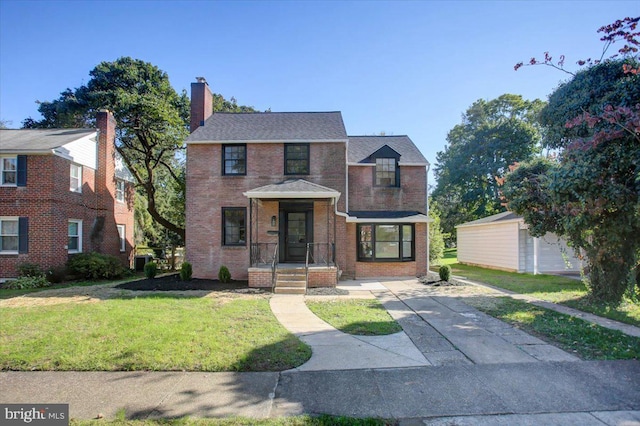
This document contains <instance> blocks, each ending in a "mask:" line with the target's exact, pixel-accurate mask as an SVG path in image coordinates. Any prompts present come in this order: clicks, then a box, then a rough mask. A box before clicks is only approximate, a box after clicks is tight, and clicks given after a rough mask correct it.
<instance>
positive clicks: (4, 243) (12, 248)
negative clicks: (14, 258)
mask: <svg viewBox="0 0 640 426" xmlns="http://www.w3.org/2000/svg"><path fill="white" fill-rule="evenodd" d="M19 229H20V228H19V226H18V218H17V217H0V253H4V254H14V253H18V247H19V236H20V234H19Z"/></svg>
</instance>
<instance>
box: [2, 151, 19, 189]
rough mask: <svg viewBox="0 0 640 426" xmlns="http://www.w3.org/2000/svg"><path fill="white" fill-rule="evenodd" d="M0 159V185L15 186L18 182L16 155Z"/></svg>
mask: <svg viewBox="0 0 640 426" xmlns="http://www.w3.org/2000/svg"><path fill="white" fill-rule="evenodd" d="M0 160H1V161H0V185H6V186H15V185H16V184H17V182H18V157H2V158H0Z"/></svg>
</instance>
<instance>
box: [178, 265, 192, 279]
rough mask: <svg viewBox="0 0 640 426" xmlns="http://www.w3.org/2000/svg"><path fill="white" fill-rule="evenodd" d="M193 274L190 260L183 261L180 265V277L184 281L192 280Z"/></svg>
mask: <svg viewBox="0 0 640 426" xmlns="http://www.w3.org/2000/svg"><path fill="white" fill-rule="evenodd" d="M191 275H193V267H192V266H191V263H189V262H182V266H181V267H180V279H181V280H182V281H191Z"/></svg>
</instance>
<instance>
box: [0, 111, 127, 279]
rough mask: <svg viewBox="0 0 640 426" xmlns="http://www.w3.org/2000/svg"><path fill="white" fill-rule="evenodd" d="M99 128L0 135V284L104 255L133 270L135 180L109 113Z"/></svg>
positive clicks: (100, 118)
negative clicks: (23, 266) (78, 256)
mask: <svg viewBox="0 0 640 426" xmlns="http://www.w3.org/2000/svg"><path fill="white" fill-rule="evenodd" d="M97 128H98V129H97V131H96V130H95V129H38V130H36V129H33V130H31V129H24V130H0V279H5V278H11V277H15V276H17V265H18V264H20V263H27V262H28V263H36V264H38V265H40V266H41V267H42V268H43V269H46V268H51V267H59V266H62V265H64V264H65V263H66V262H67V260H68V258H69V256H70V255H73V254H75V253H81V252H91V251H97V252H100V253H105V254H111V255H114V256H117V257H119V258H120V259H122V262H123V263H124V264H126V265H130V264H131V254H132V248H133V226H134V225H133V223H134V218H133V185H132V184H131V182H132V176H131V174H130V173H129V171H128V170H127V169H126V167H125V166H124V164H123V162H122V159H121V158H120V157H119V155H117V152H116V150H115V129H116V128H115V120H114V118H113V116H112V114H111V113H110V112H108V111H101V112H99V113H98V116H97Z"/></svg>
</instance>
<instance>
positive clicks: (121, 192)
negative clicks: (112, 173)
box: [115, 178, 127, 203]
mask: <svg viewBox="0 0 640 426" xmlns="http://www.w3.org/2000/svg"><path fill="white" fill-rule="evenodd" d="M119 183H121V184H122V191H120V190H119V189H118V184H119ZM126 190H127V187H126V183H125V181H124V179H118V178H116V192H115V199H116V203H124V200H125V193H126ZM118 194H121V195H122V199H120V198H118Z"/></svg>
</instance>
